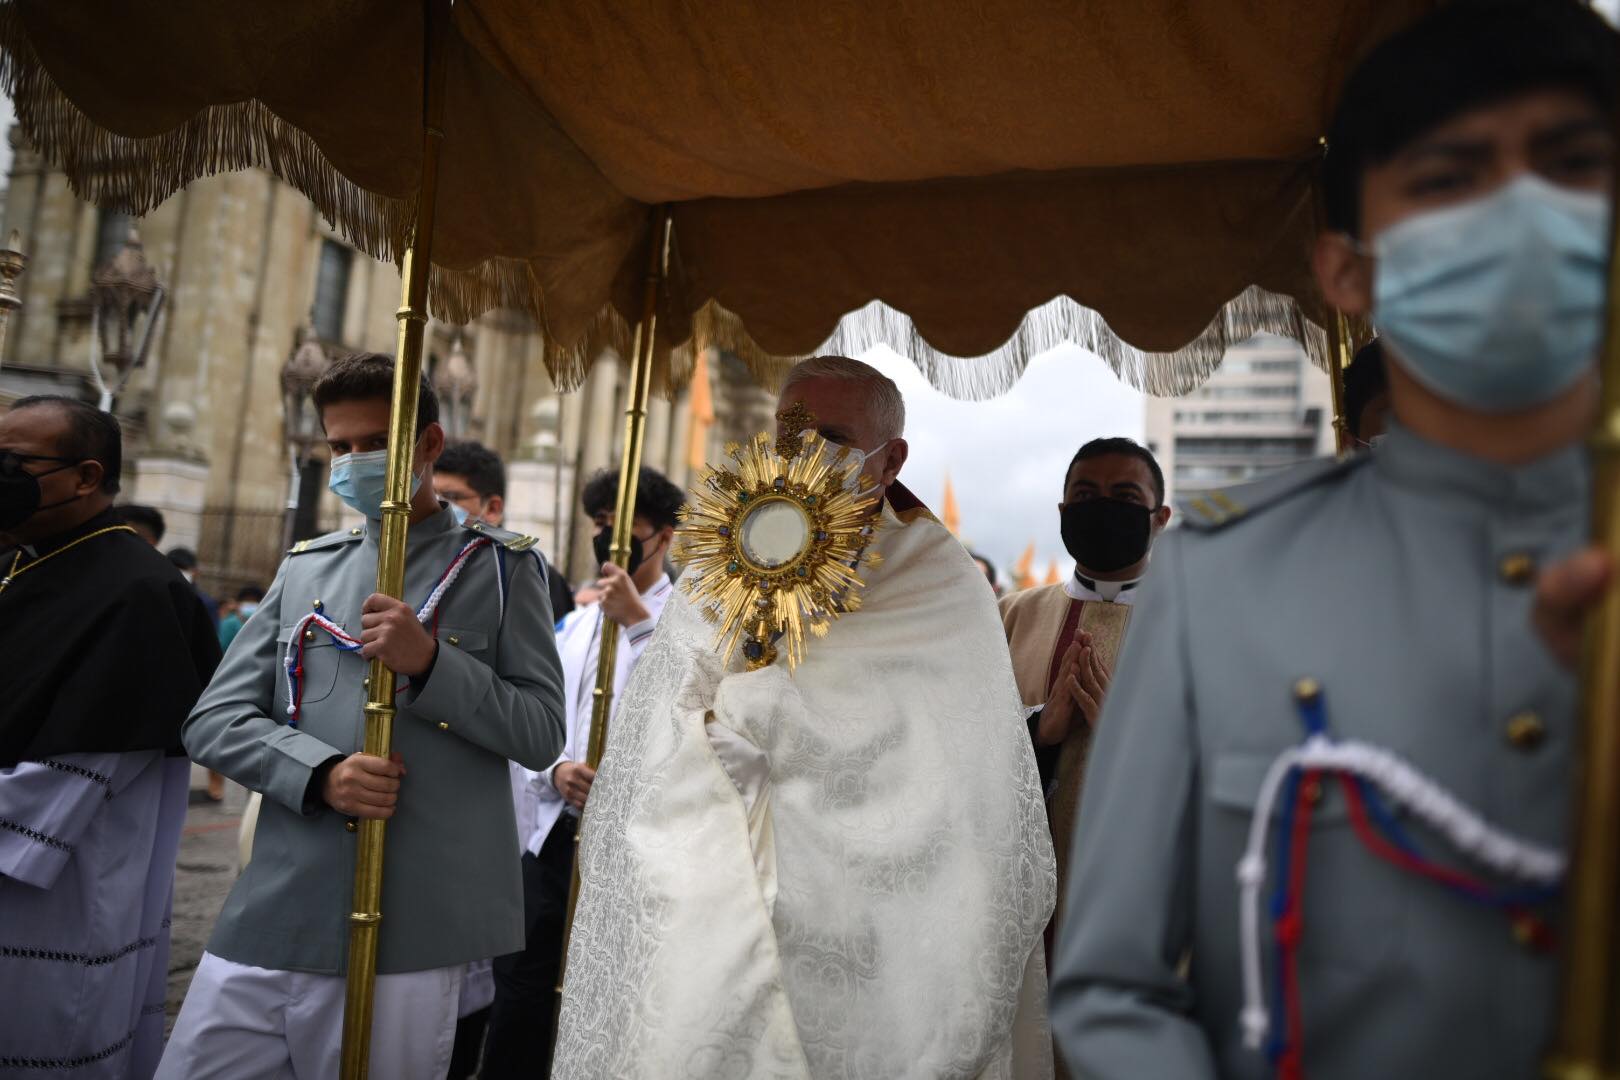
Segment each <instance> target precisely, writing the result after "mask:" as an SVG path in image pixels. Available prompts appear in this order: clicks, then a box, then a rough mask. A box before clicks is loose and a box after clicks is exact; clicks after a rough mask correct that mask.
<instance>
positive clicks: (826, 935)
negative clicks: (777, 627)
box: [553, 507, 1056, 1080]
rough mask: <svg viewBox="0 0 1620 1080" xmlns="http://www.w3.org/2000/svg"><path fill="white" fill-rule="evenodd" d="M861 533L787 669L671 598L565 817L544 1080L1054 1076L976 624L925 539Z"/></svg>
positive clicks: (973, 585)
mask: <svg viewBox="0 0 1620 1080" xmlns="http://www.w3.org/2000/svg"><path fill="white" fill-rule="evenodd" d="M884 515H885V519H886V520H885V525H884V528H883V529H882V530H881V531H880V532H879V534H878V550H879V551H880V552H881V553H882V554H883V557H884V562H883V565H882V566H881V567H879V568H877V569H872V570H867V571H865V573H864V576H865V577H866V579H867V587H866V589H865V591H864V594H863V595H864V606H863V607H862V608H861V609H860V610H858V611H855V612H852V613H850V614H848V615H846V616H844V617H843V618H841V619H839V620H838V621H836V622H835V623H834V624H833V626H832V630H831V633H829V634H828V636H827V637H826V638H823V639H813V640H812V641H811V643H810V647H809V650H808V655H807V656H806V658H805V660H804V662H803V663H801V664H800V665H799V668H798V670H797V671H796V672H794V673H792V674H789V672H788V670H787V667H786V665H785V664H784V663H783V662H782V661H780V660H779V661H778V662H777V663H776V664H775V665H773V666H771V667H769V668H766V669H764V670H762V671H757V672H745V671H742V670H741V667H742V665H741V664H740V662H738V661H737V660H735V659H733V658H725V657H721V656H719V655H717V653H716V652H715V648H714V627H713V625H711V624H710V623H708V622H706V621H704V620H703V619H702V618H701V617H700V614H699V613H698V611H697V610H696V609H695V608H694V607H693V605H692V604H691V603H690V601H688V600H687V599H686V597H685V595H684V594H677V596H676V597H675V598H673V599H672V600H671V601H670V603H669V605H668V608H667V609H666V611H665V613H664V616H663V619H662V621H661V623H660V626H659V630H658V634H657V637H656V638H655V640H654V641H653V643H652V644H651V645H650V646H649V647H648V650H647V652H646V654H645V655H644V656H643V657H642V659H641V663H640V665H639V666H638V667H637V669H636V672H635V675H634V677H633V678H632V681H631V683H630V685H629V687H628V688H627V690H626V693H625V696H624V700H623V702H622V703H621V704H620V706H619V708H618V709H617V711H616V714H615V717H614V722H613V724H612V725H611V727H610V729H609V732H608V745H607V753H606V756H605V758H604V760H603V764H602V768H601V771H600V774H599V775H598V777H597V780H596V783H595V785H594V787H593V789H592V792H591V798H590V802H589V804H588V808H587V811H586V817H585V823H584V845H583V848H582V851H581V862H580V866H581V875H582V878H583V888H582V892H581V895H580V903H579V910H578V914H577V917H576V920H575V923H574V930H573V939H572V946H571V948H570V950H569V955H568V977H567V986H566V989H565V992H564V995H563V1006H562V1026H561V1030H560V1032H559V1041H558V1048H557V1052H556V1057H555V1064H554V1072H553V1075H554V1076H556V1077H559V1078H563V1080H585V1078H603V1080H608V1078H612V1080H632V1078H647V1080H652V1078H655V1077H656V1078H660V1080H662V1078H692V1080H698V1078H702V1080H710V1078H715V1077H724V1078H737V1080H744V1078H767V1077H782V1078H810V1077H814V1078H816V1080H824V1078H833V1077H840V1078H842V1077H862V1078H886V1077H960V1078H963V1080H975V1078H980V1077H983V1078H987V1080H992V1078H993V1080H1000V1078H1011V1077H1018V1078H1023V1077H1049V1076H1050V1075H1051V1072H1052V1059H1051V1040H1050V1036H1049V1034H1048V1032H1047V1025H1046V992H1045V991H1046V976H1045V970H1044V964H1043V963H1042V961H1041V934H1042V930H1043V928H1044V927H1045V925H1046V922H1047V919H1048V918H1049V917H1050V915H1051V912H1052V906H1053V901H1054V894H1055V890H1056V885H1055V877H1054V871H1053V859H1052V843H1051V837H1050V833H1049V832H1048V829H1047V824H1046V817H1045V811H1044V809H1043V807H1042V804H1041V792H1040V783H1039V779H1038V777H1037V774H1036V769H1035V761H1034V756H1033V753H1032V751H1031V748H1030V745H1029V735H1028V729H1027V727H1026V726H1025V723H1024V721H1023V718H1022V717H1023V710H1022V708H1021V707H1020V704H1019V698H1018V693H1017V690H1016V688H1015V686H1014V683H1013V676H1012V668H1011V664H1010V661H1009V658H1008V653H1007V642H1006V638H1005V636H1004V634H1003V632H1002V629H1001V621H1000V619H999V617H998V616H997V613H996V607H995V602H994V599H993V597H992V596H991V593H990V591H989V590H988V589H987V588H986V587H985V584H984V578H983V576H982V575H980V574H979V573H978V571H977V568H976V567H975V566H974V565H973V563H972V561H971V560H970V559H969V557H968V555H967V553H966V552H965V551H964V550H963V549H962V547H961V545H960V544H959V543H958V542H957V541H956V540H955V539H954V538H953V537H952V536H951V535H950V534H949V533H948V532H947V531H946V530H945V529H944V528H943V527H942V526H941V525H939V523H938V522H936V521H935V520H934V519H933V518H932V517H930V516H928V515H927V514H926V512H917V513H913V514H910V515H907V516H908V517H909V518H910V520H909V522H903V521H902V520H901V519H900V518H898V517H896V516H895V514H894V513H893V511H892V510H890V509H888V508H887V507H885V510H884ZM706 726H707V727H709V728H710V732H708V733H706V731H705V728H706ZM711 736H718V737H716V738H714V739H713V741H711ZM717 747H718V748H719V753H720V754H723V755H724V757H725V760H724V762H722V760H721V756H719V755H718V754H717ZM750 754H752V755H753V756H754V757H755V758H756V759H757V760H758V761H759V762H760V763H761V765H760V767H759V768H758V769H757V770H756V771H755V772H754V773H753V774H752V775H738V774H739V773H740V772H741V773H746V772H748V766H747V763H746V761H743V760H740V759H745V758H747V757H748V756H749V755H750ZM728 769H729V771H728ZM734 776H736V777H737V778H736V779H733V777H734Z"/></svg>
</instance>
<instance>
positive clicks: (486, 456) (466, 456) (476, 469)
mask: <svg viewBox="0 0 1620 1080" xmlns="http://www.w3.org/2000/svg"><path fill="white" fill-rule="evenodd" d="M433 471H434V472H436V473H451V474H453V475H455V476H460V477H464V478H465V479H466V481H467V486H468V487H470V488H472V489H473V491H475V492H477V494H478V497H479V498H480V499H488V498H490V497H492V496H495V495H499V496H500V497H501V498H503V499H504V498H506V466H505V465H502V464H501V459H500V456H499V455H497V454H496V453H495V451H493V450H491V449H490V448H489V447H487V446H485V445H484V444H483V443H480V442H473V441H472V440H471V439H468V440H466V441H464V442H453V443H451V444H450V445H448V446H446V447H445V448H444V453H442V454H440V455H439V460H438V461H436V462H434V463H433Z"/></svg>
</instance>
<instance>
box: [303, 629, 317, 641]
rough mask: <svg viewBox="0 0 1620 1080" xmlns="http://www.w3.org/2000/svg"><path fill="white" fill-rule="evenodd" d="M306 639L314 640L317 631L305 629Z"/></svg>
mask: <svg viewBox="0 0 1620 1080" xmlns="http://www.w3.org/2000/svg"><path fill="white" fill-rule="evenodd" d="M304 640H305V641H314V640H315V631H313V630H305V631H304Z"/></svg>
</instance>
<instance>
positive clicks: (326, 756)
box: [158, 354, 563, 1078]
mask: <svg viewBox="0 0 1620 1080" xmlns="http://www.w3.org/2000/svg"><path fill="white" fill-rule="evenodd" d="M392 383H393V361H392V360H390V359H389V358H388V357H386V356H381V355H377V354H366V355H359V356H351V357H347V358H345V359H343V360H340V361H339V362H337V363H336V364H334V365H333V366H332V368H331V370H330V371H328V372H327V374H326V375H324V376H323V377H322V379H321V381H320V382H319V383H318V384H317V385H316V387H315V391H314V398H315V404H316V406H317V408H318V409H319V410H320V414H321V422H322V425H323V427H324V429H325V432H326V439H327V442H328V444H329V446H330V447H331V450H332V454H333V461H332V479H331V487H332V490H333V491H334V492H336V493H337V495H338V496H339V498H341V499H342V500H343V501H344V502H345V503H347V504H348V505H349V506H350V507H351V508H353V509H354V510H356V511H358V512H359V513H361V514H362V515H364V516H365V518H366V524H365V526H363V527H356V528H353V529H348V530H343V531H340V532H337V533H332V534H329V535H327V536H324V537H321V538H319V539H315V540H310V541H305V542H303V543H301V544H299V545H298V546H297V547H295V548H294V549H293V551H292V552H291V553H290V557H289V558H288V559H287V560H286V561H285V562H283V564H282V566H281V570H280V572H279V573H278V574H277V576H276V580H275V582H274V584H272V586H271V587H270V591H269V593H268V594H267V595H266V596H265V598H264V601H263V603H262V604H261V605H260V607H259V609H258V611H257V612H255V614H254V616H253V618H252V619H250V620H248V623H247V625H245V626H244V627H243V628H242V630H241V632H240V634H239V635H238V637H237V640H236V641H235V642H234V643H233V645H232V648H231V652H230V659H229V660H228V661H227V662H226V663H224V664H223V665H222V666H221V668H220V670H219V673H218V675H217V676H216V677H215V679H214V681H213V682H212V683H211V684H210V685H209V688H208V690H207V691H206V692H205V693H204V694H203V696H202V698H201V700H200V701H199V702H198V703H197V707H196V709H195V710H194V711H193V712H192V715H191V718H190V719H189V720H188V721H187V723H186V730H185V742H186V748H187V750H189V751H190V753H191V755H192V757H193V759H194V760H196V761H199V762H201V763H203V764H205V765H207V766H209V767H210V768H214V769H218V770H219V771H220V772H222V773H224V774H225V775H227V776H229V777H231V778H232V779H234V780H236V781H238V782H239V783H241V784H243V785H244V786H246V787H248V788H249V789H250V790H254V791H258V792H262V793H263V795H264V802H263V809H262V812H261V815H260V820H259V825H258V830H257V833H256V835H255V838H254V858H253V860H252V862H250V863H249V864H248V867H247V869H246V871H245V872H244V873H243V874H242V876H241V877H240V878H238V879H237V882H236V885H235V886H234V887H233V888H232V890H231V895H230V897H229V898H228V899H227V900H226V902H225V907H224V910H223V911H222V912H221V914H220V918H219V923H218V925H217V926H216V927H215V930H214V934H213V936H212V938H211V939H210V941H209V944H208V951H207V952H206V953H205V954H204V955H203V959H202V963H201V964H200V965H199V967H198V970H197V974H196V976H195V977H194V979H193V981H192V985H191V990H190V992H189V993H188V995H187V998H186V1003H185V1006H184V1007H183V1008H182V1009H181V1012H180V1017H179V1020H178V1021H177V1023H176V1026H175V1031H174V1035H173V1037H172V1038H171V1040H170V1043H169V1047H168V1050H167V1051H166V1052H165V1054H164V1058H163V1063H162V1065H161V1066H160V1067H159V1070H158V1075H159V1076H162V1077H166V1078H169V1077H186V1078H197V1077H220V1078H226V1077H229V1078H237V1077H245V1076H271V1075H281V1073H282V1071H283V1070H286V1069H289V1068H290V1069H291V1071H292V1072H293V1073H294V1074H296V1075H300V1076H303V1075H308V1076H335V1075H337V1072H338V1056H339V1043H340V1035H341V1032H342V1023H343V1012H344V971H345V967H346V961H347V950H348V929H349V913H350V911H351V910H352V909H353V903H352V896H353V888H354V863H355V849H356V837H357V833H356V824H357V821H358V819H360V818H380V819H386V820H388V821H389V828H388V849H387V858H386V860H385V861H384V864H383V893H382V896H383V902H382V911H383V921H382V924H381V927H382V930H381V946H380V949H379V953H378V959H377V972H378V975H377V981H376V991H375V1012H374V1021H373V1027H372V1039H371V1074H372V1075H373V1076H379V1077H380V1076H387V1077H391V1078H393V1077H400V1078H415V1077H422V1078H429V1077H441V1076H443V1075H444V1072H445V1069H446V1068H447V1067H448V1065H449V1060H450V1052H451V1044H452V1039H453V1037H454V1034H455V1026H456V1016H457V1011H458V1006H459V999H460V981H461V978H462V973H463V970H464V968H465V965H466V964H467V963H468V962H469V961H472V960H477V959H481V958H483V957H489V956H498V955H500V954H502V953H508V952H512V951H514V950H516V949H520V948H522V946H523V897H522V889H521V884H520V881H519V878H518V874H517V868H516V866H515V864H514V863H513V861H512V859H511V852H512V850H513V849H514V848H515V847H516V845H517V835H516V832H515V829H514V827H513V818H512V799H511V794H510V786H509V784H508V782H507V759H512V760H515V761H518V762H521V763H523V764H526V765H529V766H531V767H534V768H543V767H545V766H547V765H549V764H550V763H551V762H552V761H553V760H555V759H556V755H557V751H558V750H559V748H560V747H561V746H562V715H563V705H562V681H561V671H560V667H559V664H558V661H557V653H556V648H555V645H554V642H553V637H552V618H551V607H550V604H549V602H548V600H547V598H546V582H545V578H544V574H543V572H542V571H541V569H540V566H539V563H538V561H537V560H536V559H535V558H534V557H533V556H532V545H533V541H532V540H531V539H529V538H526V537H518V536H516V535H514V534H511V533H506V532H502V531H501V530H498V529H495V528H492V527H490V526H487V525H484V524H482V523H481V522H476V521H469V522H467V523H466V525H465V526H462V525H458V524H457V523H456V520H455V517H454V515H453V514H452V513H451V512H450V510H449V509H448V508H447V507H446V506H444V505H443V504H441V503H440V502H439V501H438V499H437V498H436V497H435V496H434V493H433V477H432V473H433V463H434V460H435V459H436V458H437V457H438V455H439V452H440V451H441V450H442V448H443V446H444V432H443V430H442V429H441V428H440V427H439V425H438V423H437V414H438V405H437V402H436V400H435V399H434V396H433V391H432V390H431V388H430V387H429V386H428V384H427V382H426V380H423V382H422V384H421V389H420V392H419V397H418V413H417V441H416V447H415V460H414V467H413V472H414V477H413V480H412V483H413V491H414V494H413V495H412V497H411V503H410V505H411V517H410V522H411V524H410V532H409V536H408V540H407V545H408V546H407V551H406V562H405V590H404V595H405V600H404V601H400V600H393V599H390V598H388V597H386V596H383V595H381V594H378V593H376V592H374V591H373V589H374V583H375V575H376V566H377V533H378V527H379V519H380V517H381V503H382V498H383V490H384V482H383V476H384V468H385V464H386V446H387V440H388V421H389V410H390V400H391V392H392ZM374 657H375V658H380V659H381V660H382V661H383V663H385V664H386V665H387V666H388V667H389V668H391V669H393V670H394V671H395V672H396V673H397V674H398V675H399V677H400V689H399V692H398V696H397V703H398V706H399V712H398V716H397V719H396V721H395V724H394V746H395V748H396V752H395V753H394V755H393V756H392V758H391V759H384V758H380V757H373V756H370V755H367V754H364V753H360V752H359V748H360V745H361V741H362V735H363V731H364V723H363V720H362V706H363V705H364V703H365V700H366V690H367V687H366V680H367V674H366V671H367V661H369V660H371V659H372V658H374Z"/></svg>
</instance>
